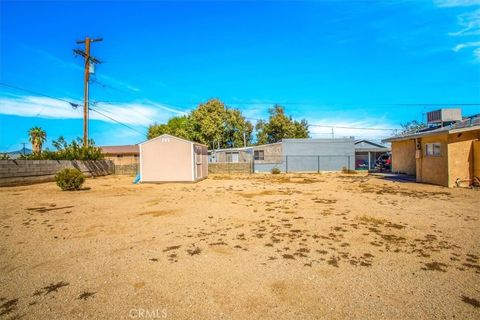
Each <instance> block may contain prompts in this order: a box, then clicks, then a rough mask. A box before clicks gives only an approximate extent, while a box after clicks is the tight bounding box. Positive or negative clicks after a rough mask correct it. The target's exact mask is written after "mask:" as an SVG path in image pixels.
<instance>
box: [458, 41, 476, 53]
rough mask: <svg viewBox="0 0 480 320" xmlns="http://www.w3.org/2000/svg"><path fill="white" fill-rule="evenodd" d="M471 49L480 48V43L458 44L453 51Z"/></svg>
mask: <svg viewBox="0 0 480 320" xmlns="http://www.w3.org/2000/svg"><path fill="white" fill-rule="evenodd" d="M469 47H480V41H476V42H466V43H460V44H457V45H456V46H455V47H454V48H453V51H455V52H458V51H460V50H462V49H464V48H469Z"/></svg>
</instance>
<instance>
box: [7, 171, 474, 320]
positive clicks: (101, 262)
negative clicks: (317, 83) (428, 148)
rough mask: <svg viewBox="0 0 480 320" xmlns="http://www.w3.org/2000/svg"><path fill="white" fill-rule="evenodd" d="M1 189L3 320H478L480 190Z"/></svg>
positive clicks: (317, 185) (336, 177) (119, 185)
mask: <svg viewBox="0 0 480 320" xmlns="http://www.w3.org/2000/svg"><path fill="white" fill-rule="evenodd" d="M132 180H133V178H131V177H119V176H110V177H104V178H97V179H89V180H87V182H86V184H85V187H87V188H86V189H87V190H82V191H78V192H62V191H60V190H59V189H58V188H57V186H56V185H55V184H54V183H44V184H38V185H33V186H27V187H14V188H1V189H0V203H1V207H0V299H1V300H0V318H5V319H10V318H13V319H15V318H17V319H18V318H21V317H23V318H25V319H42V318H43V319H76V318H95V319H106V318H109V319H123V318H125V319H129V318H131V319H152V318H156V319H159V318H167V319H207V318H225V319H251V318H262V319H263V318H272V319H276V318H283V319H297V318H305V319H313V318H315V319H319V318H326V319H330V318H334V319H342V318H358V319H369V318H371V319H379V318H388V319H401V318H403V319H427V318H454V317H455V318H463V319H474V318H477V319H478V318H480V302H479V300H480V260H479V256H480V229H479V227H480V222H479V217H480V209H479V208H480V192H479V191H475V190H467V189H447V188H443V187H437V186H429V185H420V184H415V183H406V182H393V181H387V180H384V179H380V178H377V177H370V176H365V175H360V174H356V175H341V174H333V173H331V174H320V175H316V174H315V175H278V176H272V175H253V176H237V177H235V176H211V177H210V178H209V179H208V180H204V181H202V182H199V183H197V184H159V185H153V184H144V185H133V184H132Z"/></svg>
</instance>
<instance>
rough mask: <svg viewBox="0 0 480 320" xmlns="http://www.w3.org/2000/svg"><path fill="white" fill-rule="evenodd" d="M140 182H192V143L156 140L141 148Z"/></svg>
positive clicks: (164, 139)
mask: <svg viewBox="0 0 480 320" xmlns="http://www.w3.org/2000/svg"><path fill="white" fill-rule="evenodd" d="M140 161H141V163H142V182H164V181H165V182H168V181H193V179H192V166H193V158H192V143H190V142H188V141H182V140H179V139H176V138H174V137H165V138H157V139H154V140H151V141H147V142H146V143H144V144H142V146H141V159H140Z"/></svg>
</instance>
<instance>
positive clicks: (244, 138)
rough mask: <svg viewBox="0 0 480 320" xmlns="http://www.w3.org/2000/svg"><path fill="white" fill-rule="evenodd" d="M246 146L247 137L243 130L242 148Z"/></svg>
mask: <svg viewBox="0 0 480 320" xmlns="http://www.w3.org/2000/svg"><path fill="white" fill-rule="evenodd" d="M246 146H247V137H246V133H245V130H243V147H244V148H245V147H246Z"/></svg>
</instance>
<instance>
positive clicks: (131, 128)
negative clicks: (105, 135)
mask: <svg viewBox="0 0 480 320" xmlns="http://www.w3.org/2000/svg"><path fill="white" fill-rule="evenodd" d="M88 110H90V111H93V112H96V113H98V114H100V115H102V116H104V117H105V118H108V119H110V120H112V121H113V122H116V123H118V124H120V125H122V126H124V127H126V128H129V129H130V130H133V131H135V132H137V133H139V134H141V135H145V132H140V131H138V130H137V129H135V128H133V127H131V126H129V125H128V124H125V123H123V122H120V121H118V120H117V119H114V118H112V117H110V116H107V115H106V114H104V113H103V112H100V111H98V110H96V109H92V108H88Z"/></svg>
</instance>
